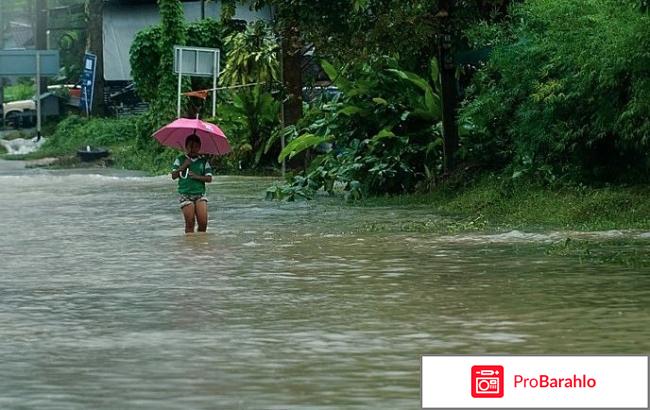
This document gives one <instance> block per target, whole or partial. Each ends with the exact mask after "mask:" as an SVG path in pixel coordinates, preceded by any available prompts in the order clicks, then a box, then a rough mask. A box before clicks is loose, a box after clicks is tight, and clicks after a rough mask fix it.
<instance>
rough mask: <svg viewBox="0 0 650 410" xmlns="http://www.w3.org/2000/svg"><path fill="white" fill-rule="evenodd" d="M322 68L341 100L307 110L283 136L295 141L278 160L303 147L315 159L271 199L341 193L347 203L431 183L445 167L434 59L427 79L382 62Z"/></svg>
mask: <svg viewBox="0 0 650 410" xmlns="http://www.w3.org/2000/svg"><path fill="white" fill-rule="evenodd" d="M322 65H323V68H324V69H325V71H326V72H327V74H328V76H329V77H330V78H331V79H333V80H334V83H335V84H336V85H337V86H338V88H339V89H340V91H341V92H342V94H341V96H340V97H339V98H335V99H334V100H332V101H326V102H324V103H322V104H320V105H316V106H314V107H312V108H311V109H310V110H309V111H308V112H307V113H306V115H305V117H304V118H303V119H302V121H301V122H300V123H299V124H298V126H297V127H292V128H288V129H286V130H284V131H283V132H284V133H285V136H287V137H289V138H290V139H291V138H292V137H293V138H294V139H293V140H292V141H291V142H289V144H288V145H287V146H286V147H285V149H284V151H283V152H282V153H281V155H280V159H283V158H285V157H287V158H292V157H294V156H296V155H298V154H299V153H300V152H302V151H304V150H307V149H314V150H317V152H320V154H319V155H318V156H317V157H316V158H315V159H314V160H313V161H312V162H311V164H310V166H309V168H308V169H307V171H306V172H305V173H304V174H302V175H297V176H294V177H293V179H292V181H291V184H290V186H285V187H274V188H271V189H270V190H269V195H270V196H272V197H276V198H283V197H286V198H288V199H297V198H301V197H303V198H310V197H312V196H313V194H314V193H315V192H316V191H317V190H319V189H324V190H325V191H327V192H329V193H333V192H334V191H335V190H336V189H339V188H340V189H342V190H343V191H344V192H345V194H346V196H348V197H349V198H359V197H360V196H362V195H376V194H380V193H403V192H412V191H414V190H416V189H417V188H424V187H430V186H431V185H432V184H433V183H435V177H436V175H437V174H438V173H439V172H440V170H441V167H442V160H441V154H442V153H441V148H442V138H441V132H440V118H441V108H440V98H439V94H438V90H439V83H438V68H437V64H436V63H435V60H432V62H431V79H430V80H427V79H424V78H422V77H419V76H418V75H416V74H413V73H409V72H405V71H401V70H399V69H398V68H397V65H396V63H395V61H394V60H392V59H386V58H382V59H380V60H378V61H375V62H372V63H365V64H362V65H361V66H359V67H353V68H352V69H350V70H349V72H347V73H346V74H345V75H342V74H340V73H339V72H337V70H336V69H335V68H334V67H333V66H332V65H330V64H329V63H327V62H323V63H322ZM276 140H277V137H276Z"/></svg>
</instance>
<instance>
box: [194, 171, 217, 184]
mask: <svg viewBox="0 0 650 410" xmlns="http://www.w3.org/2000/svg"><path fill="white" fill-rule="evenodd" d="M189 176H190V178H192V179H196V180H197V181H203V182H212V175H196V174H195V173H194V172H192V171H190V172H189Z"/></svg>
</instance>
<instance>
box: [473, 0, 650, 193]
mask: <svg viewBox="0 0 650 410" xmlns="http://www.w3.org/2000/svg"><path fill="white" fill-rule="evenodd" d="M629 3H630V2H628V3H621V2H619V1H615V0H589V1H582V0H566V1H560V2H558V1H554V0H530V1H527V2H525V3H523V4H521V5H516V6H514V7H513V9H512V16H511V19H510V21H511V22H512V24H511V25H509V26H502V27H501V28H500V30H502V35H500V36H496V37H497V39H498V42H499V44H497V45H496V46H495V48H494V50H493V53H492V56H491V59H490V61H489V62H488V64H487V66H486V67H484V68H483V69H482V70H481V71H480V72H479V74H478V75H477V77H476V81H475V83H474V86H473V87H472V89H471V92H470V94H471V95H473V96H474V97H475V98H474V99H473V100H471V101H470V102H469V103H468V104H466V106H465V107H464V109H463V110H462V117H463V118H465V119H466V120H467V121H471V122H472V123H473V124H474V131H475V132H474V133H473V134H472V135H471V137H469V138H467V139H465V140H464V141H463V151H462V154H463V155H464V156H465V158H467V159H471V160H475V161H479V162H483V163H488V164H490V165H492V166H494V167H497V168H501V167H504V166H505V165H507V164H511V166H510V169H511V171H512V175H513V176H514V177H518V176H521V175H530V176H534V177H537V178H543V179H544V180H547V181H555V180H557V179H569V180H576V179H577V180H587V179H589V180H621V179H627V180H630V179H632V180H638V179H641V178H647V175H648V172H647V171H648V170H650V156H648V153H649V148H650V122H649V121H648V117H649V116H650V75H649V74H650V51H648V50H650V16H649V15H647V14H644V13H641V12H639V10H638V7H636V6H632V5H630V4H629ZM481 34H483V38H481ZM473 35H474V39H473V40H474V43H475V44H479V45H480V44H481V42H483V44H485V43H486V42H487V40H488V39H494V38H495V36H494V26H491V27H487V26H486V27H484V29H483V30H481V29H479V30H475V31H474V33H473Z"/></svg>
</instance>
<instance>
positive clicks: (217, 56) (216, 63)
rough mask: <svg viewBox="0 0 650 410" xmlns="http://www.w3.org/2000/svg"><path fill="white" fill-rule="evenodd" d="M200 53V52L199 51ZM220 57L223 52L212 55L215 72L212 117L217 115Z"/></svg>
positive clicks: (213, 75) (213, 74)
mask: <svg viewBox="0 0 650 410" xmlns="http://www.w3.org/2000/svg"><path fill="white" fill-rule="evenodd" d="M197 55H198V53H197ZM220 57H221V53H220V52H218V51H217V52H215V53H214V54H213V56H212V58H213V61H212V64H213V66H214V69H213V73H212V88H213V90H212V118H214V116H215V115H217V76H218V75H219V64H220V61H219V60H220Z"/></svg>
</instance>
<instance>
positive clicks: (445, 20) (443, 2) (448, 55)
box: [438, 0, 458, 174]
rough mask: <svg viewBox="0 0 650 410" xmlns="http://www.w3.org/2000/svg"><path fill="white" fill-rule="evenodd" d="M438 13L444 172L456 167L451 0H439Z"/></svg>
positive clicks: (455, 106) (456, 96)
mask: <svg viewBox="0 0 650 410" xmlns="http://www.w3.org/2000/svg"><path fill="white" fill-rule="evenodd" d="M438 4H439V9H440V11H439V13H438V16H439V18H440V23H441V28H442V33H441V34H440V37H439V39H440V43H439V50H440V53H439V66H440V82H441V86H442V90H441V91H442V136H443V142H444V145H443V151H444V161H445V163H444V166H445V174H449V173H451V172H453V171H454V169H455V168H456V151H458V124H457V122H456V115H457V112H456V111H457V107H458V89H457V87H456V65H455V64H454V57H453V50H452V47H453V41H452V40H453V38H452V35H451V32H452V31H451V30H450V27H449V24H450V23H449V15H450V14H451V12H452V8H453V1H452V0H439V3H438Z"/></svg>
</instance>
